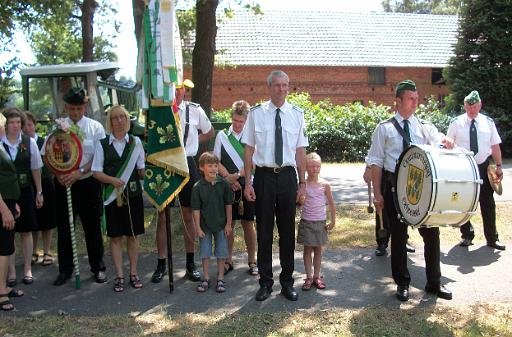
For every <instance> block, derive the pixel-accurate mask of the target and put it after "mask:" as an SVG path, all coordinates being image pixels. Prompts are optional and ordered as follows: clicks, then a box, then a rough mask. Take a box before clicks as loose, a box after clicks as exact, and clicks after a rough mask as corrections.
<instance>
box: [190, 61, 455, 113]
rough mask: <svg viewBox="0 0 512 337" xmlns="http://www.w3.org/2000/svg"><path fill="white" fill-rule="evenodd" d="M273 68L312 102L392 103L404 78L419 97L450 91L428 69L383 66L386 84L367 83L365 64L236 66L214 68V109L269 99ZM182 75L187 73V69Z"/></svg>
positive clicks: (445, 93) (292, 87)
mask: <svg viewBox="0 0 512 337" xmlns="http://www.w3.org/2000/svg"><path fill="white" fill-rule="evenodd" d="M275 69H281V70H283V71H285V72H286V73H287V74H288V76H289V77H290V92H308V93H309V94H310V95H311V99H312V100H313V102H317V101H319V100H322V99H327V98H328V99H330V100H331V102H333V103H335V104H343V103H350V102H354V101H362V102H363V104H368V101H373V102H376V103H378V104H385V105H389V106H391V105H393V102H394V98H395V85H396V83H398V82H400V81H401V80H403V79H412V80H413V81H415V82H416V85H417V86H418V92H419V94H420V97H428V96H430V95H435V96H436V97H438V98H441V97H442V96H444V95H447V94H448V93H449V92H448V88H447V86H446V85H433V84H432V73H431V72H432V70H431V68H392V67H391V68H386V81H385V82H386V84H385V85H369V84H368V68H367V67H300V66H293V67H273V66H238V67H236V68H231V67H225V68H216V69H215V70H214V73H213V102H212V107H213V109H215V110H222V109H225V108H227V107H230V106H231V104H232V103H233V102H234V101H236V100H239V99H244V100H246V101H248V102H249V103H250V104H251V105H253V104H256V103H257V102H259V101H262V100H266V99H268V90H267V85H266V78H267V76H268V74H269V73H270V72H271V71H272V70H275ZM185 74H186V75H185V76H186V77H187V76H190V71H185ZM420 103H421V100H420Z"/></svg>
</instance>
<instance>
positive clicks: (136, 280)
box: [130, 275, 142, 289]
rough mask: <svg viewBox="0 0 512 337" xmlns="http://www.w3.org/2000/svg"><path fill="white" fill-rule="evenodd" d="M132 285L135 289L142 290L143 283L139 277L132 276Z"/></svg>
mask: <svg viewBox="0 0 512 337" xmlns="http://www.w3.org/2000/svg"><path fill="white" fill-rule="evenodd" d="M130 285H131V286H132V287H134V288H135V289H140V288H142V281H141V280H140V278H139V277H138V276H137V275H130Z"/></svg>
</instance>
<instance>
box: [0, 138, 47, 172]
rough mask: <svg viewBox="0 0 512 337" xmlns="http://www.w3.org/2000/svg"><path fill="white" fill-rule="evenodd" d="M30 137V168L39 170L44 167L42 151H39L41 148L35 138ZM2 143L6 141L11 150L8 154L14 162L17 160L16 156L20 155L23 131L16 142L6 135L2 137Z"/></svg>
mask: <svg viewBox="0 0 512 337" xmlns="http://www.w3.org/2000/svg"><path fill="white" fill-rule="evenodd" d="M29 138H30V169H31V170H38V169H40V168H41V167H43V160H42V159H41V153H39V148H38V147H37V143H36V141H35V140H34V138H32V137H29ZM2 143H4V144H5V145H6V146H7V147H8V148H9V152H8V153H7V152H6V153H7V155H8V156H9V157H10V158H11V160H12V161H13V162H14V161H15V160H16V156H17V155H18V151H19V146H20V143H21V133H20V134H19V135H18V139H17V140H16V142H15V143H14V144H11V143H9V141H8V140H7V137H6V136H3V137H2Z"/></svg>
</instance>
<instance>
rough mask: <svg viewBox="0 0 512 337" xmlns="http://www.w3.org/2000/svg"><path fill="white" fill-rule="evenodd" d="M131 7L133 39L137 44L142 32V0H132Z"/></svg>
mask: <svg viewBox="0 0 512 337" xmlns="http://www.w3.org/2000/svg"><path fill="white" fill-rule="evenodd" d="M132 8H133V23H134V27H135V41H137V46H138V43H139V38H140V34H142V17H143V15H144V0H132Z"/></svg>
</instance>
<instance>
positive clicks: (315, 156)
mask: <svg viewBox="0 0 512 337" xmlns="http://www.w3.org/2000/svg"><path fill="white" fill-rule="evenodd" d="M310 160H311V161H315V162H317V163H319V164H322V158H320V156H319V155H318V153H316V152H310V153H308V154H307V155H306V161H310Z"/></svg>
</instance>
